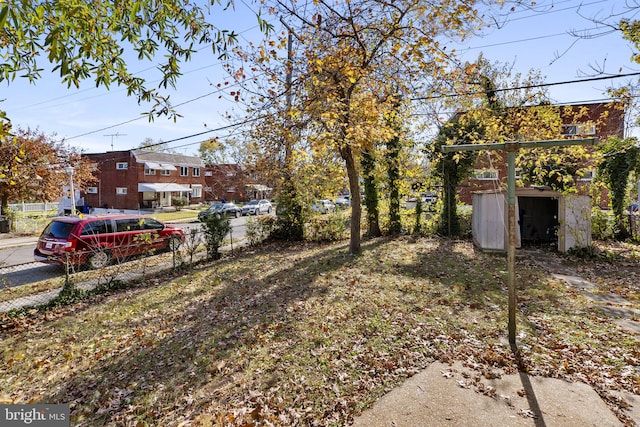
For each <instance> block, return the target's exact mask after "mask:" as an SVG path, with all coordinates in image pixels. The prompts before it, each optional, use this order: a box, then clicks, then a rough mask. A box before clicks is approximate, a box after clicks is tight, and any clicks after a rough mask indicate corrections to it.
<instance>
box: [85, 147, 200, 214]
mask: <svg viewBox="0 0 640 427" xmlns="http://www.w3.org/2000/svg"><path fill="white" fill-rule="evenodd" d="M83 156H84V157H86V158H87V159H89V160H91V161H93V162H95V164H96V170H95V175H96V178H97V182H98V184H97V185H96V186H93V187H89V188H87V190H86V193H85V194H84V200H85V204H86V205H88V206H91V207H108V208H115V209H155V208H161V207H169V206H172V200H173V199H175V198H186V199H188V201H189V203H200V202H203V201H204V200H205V198H204V188H205V186H206V183H205V178H204V168H205V165H204V162H203V161H202V159H200V158H199V157H193V156H184V155H180V154H172V153H156V152H152V151H145V150H127V151H110V152H107V153H97V154H84V155H83Z"/></svg>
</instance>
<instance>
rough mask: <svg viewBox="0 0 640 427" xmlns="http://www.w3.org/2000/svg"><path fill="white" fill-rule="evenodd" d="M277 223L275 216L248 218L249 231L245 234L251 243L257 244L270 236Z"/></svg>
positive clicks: (252, 244)
mask: <svg viewBox="0 0 640 427" xmlns="http://www.w3.org/2000/svg"><path fill="white" fill-rule="evenodd" d="M276 225H277V219H276V217H274V216H271V215H269V216H259V217H256V218H255V219H253V218H249V219H248V220H247V231H246V233H245V235H246V236H247V240H249V245H251V246H257V245H259V244H260V243H262V242H264V241H265V240H267V239H268V238H270V237H271V236H272V234H273V231H274V230H275V228H276Z"/></svg>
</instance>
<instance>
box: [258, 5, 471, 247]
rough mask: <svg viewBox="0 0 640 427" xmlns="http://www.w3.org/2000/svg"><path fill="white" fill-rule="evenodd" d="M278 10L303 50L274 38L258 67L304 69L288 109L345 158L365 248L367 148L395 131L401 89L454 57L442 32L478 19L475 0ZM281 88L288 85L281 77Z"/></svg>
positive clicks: (355, 242) (356, 229) (423, 85)
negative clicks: (289, 51)
mask: <svg viewBox="0 0 640 427" xmlns="http://www.w3.org/2000/svg"><path fill="white" fill-rule="evenodd" d="M273 12H274V13H275V14H277V15H278V16H279V17H280V18H281V19H282V21H284V22H285V23H286V25H287V26H289V27H290V28H292V29H293V31H294V33H295V39H296V43H297V44H296V49H295V53H296V55H295V57H294V58H292V57H291V56H287V57H285V56H283V55H279V53H278V52H282V50H283V49H284V47H285V46H286V42H285V40H284V38H282V39H280V40H278V41H275V43H274V44H272V45H270V44H269V42H267V43H265V45H263V46H261V49H258V50H257V51H258V52H259V53H260V56H258V61H257V62H256V64H257V65H256V69H264V68H265V67H264V64H266V63H268V62H269V63H274V64H280V66H277V65H273V66H272V67H271V69H272V70H273V69H276V70H279V72H280V76H281V78H282V76H284V75H287V74H288V73H286V72H285V71H286V69H287V68H288V67H293V68H294V69H295V70H296V71H297V73H293V74H294V78H293V81H292V84H293V90H292V93H293V95H294V98H295V99H294V101H293V102H292V104H291V109H286V110H285V109H283V111H285V114H286V115H287V117H288V118H289V119H294V120H296V121H298V122H299V123H305V129H306V130H307V132H306V133H305V135H304V139H305V141H306V142H307V143H308V145H309V146H310V147H314V146H326V147H329V148H331V149H332V150H333V151H334V152H335V153H336V154H337V155H338V156H339V158H340V159H341V160H342V162H343V164H344V167H345V169H346V173H347V177H348V182H349V191H350V193H351V197H352V220H351V235H350V239H351V240H350V245H349V249H350V251H351V252H352V253H358V252H359V251H360V233H361V230H360V219H361V215H362V210H361V200H360V182H359V179H360V176H361V173H360V172H361V168H360V156H361V153H363V152H365V151H367V150H368V149H370V148H371V145H372V144H373V142H374V141H388V140H390V139H391V138H392V137H393V136H394V135H395V133H396V129H395V128H394V127H392V126H390V125H389V124H388V123H387V122H386V120H385V117H386V116H388V115H389V114H390V112H391V111H393V109H394V105H395V104H396V99H395V96H400V97H409V94H410V93H415V90H428V86H429V84H428V82H429V81H431V80H432V79H436V78H437V77H439V76H441V75H442V73H443V70H444V69H445V68H446V67H447V66H448V64H449V62H448V61H449V56H448V53H447V52H446V51H445V50H444V49H442V48H441V46H440V42H439V40H438V39H439V38H440V37H442V36H444V35H451V34H452V33H455V34H460V33H463V32H464V31H465V28H466V26H467V25H473V24H474V23H475V22H476V20H475V17H476V15H475V12H474V10H473V2H462V1H456V0H448V1H442V2H438V4H437V5H436V4H430V3H425V2H419V1H415V0H401V1H396V2H387V1H379V0H356V1H350V2H344V3H342V2H336V3H331V2H324V1H320V2H294V1H291V2H284V1H280V2H278V3H277V5H275V6H274V8H273ZM292 61H294V62H293V65H292ZM277 74H278V73H273V72H272V73H271V75H273V76H276V75H277ZM414 84H415V85H414ZM418 86H420V87H418ZM278 87H280V88H286V85H284V84H282V82H279V86H278ZM389 88H394V90H393V91H392V90H390V89H389ZM263 93H264V94H265V95H264V96H263V97H264V99H265V103H267V101H273V100H275V99H276V97H277V96H278V95H280V96H282V95H283V94H284V93H286V91H282V90H277V89H275V90H274V89H273V88H267V90H266V91H264V92H263ZM390 93H393V96H390V95H388V94H390ZM282 102H284V96H282ZM267 120H268V121H270V119H267ZM290 128H291V127H287V126H285V129H290ZM285 132H287V130H285ZM299 135H300V134H299V133H298V134H297V135H295V137H296V138H297V137H299Z"/></svg>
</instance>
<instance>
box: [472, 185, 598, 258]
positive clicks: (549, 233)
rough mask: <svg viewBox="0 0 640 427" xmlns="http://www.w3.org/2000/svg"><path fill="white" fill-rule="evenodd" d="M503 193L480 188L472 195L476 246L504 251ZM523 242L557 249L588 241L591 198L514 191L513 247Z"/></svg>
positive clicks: (504, 207)
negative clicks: (548, 244) (514, 234)
mask: <svg viewBox="0 0 640 427" xmlns="http://www.w3.org/2000/svg"><path fill="white" fill-rule="evenodd" d="M507 212H508V209H507V194H506V192H504V191H492V190H490V191H483V192H477V193H474V194H473V216H472V231H473V241H474V243H475V245H476V246H477V247H479V248H480V249H482V250H487V251H499V252H502V251H506V250H507V244H508V236H507V224H508V218H507ZM527 243H557V245H558V250H559V251H560V252H566V251H567V250H569V249H570V248H572V247H587V246H589V245H590V244H591V198H590V197H589V196H581V195H563V194H561V193H558V192H556V191H551V190H546V189H537V188H520V189H517V190H516V247H520V246H521V244H527Z"/></svg>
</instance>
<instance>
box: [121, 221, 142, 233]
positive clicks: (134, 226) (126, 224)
mask: <svg viewBox="0 0 640 427" xmlns="http://www.w3.org/2000/svg"><path fill="white" fill-rule="evenodd" d="M136 230H142V218H140V219H138V218H126V219H116V231H118V232H120V231H136Z"/></svg>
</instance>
